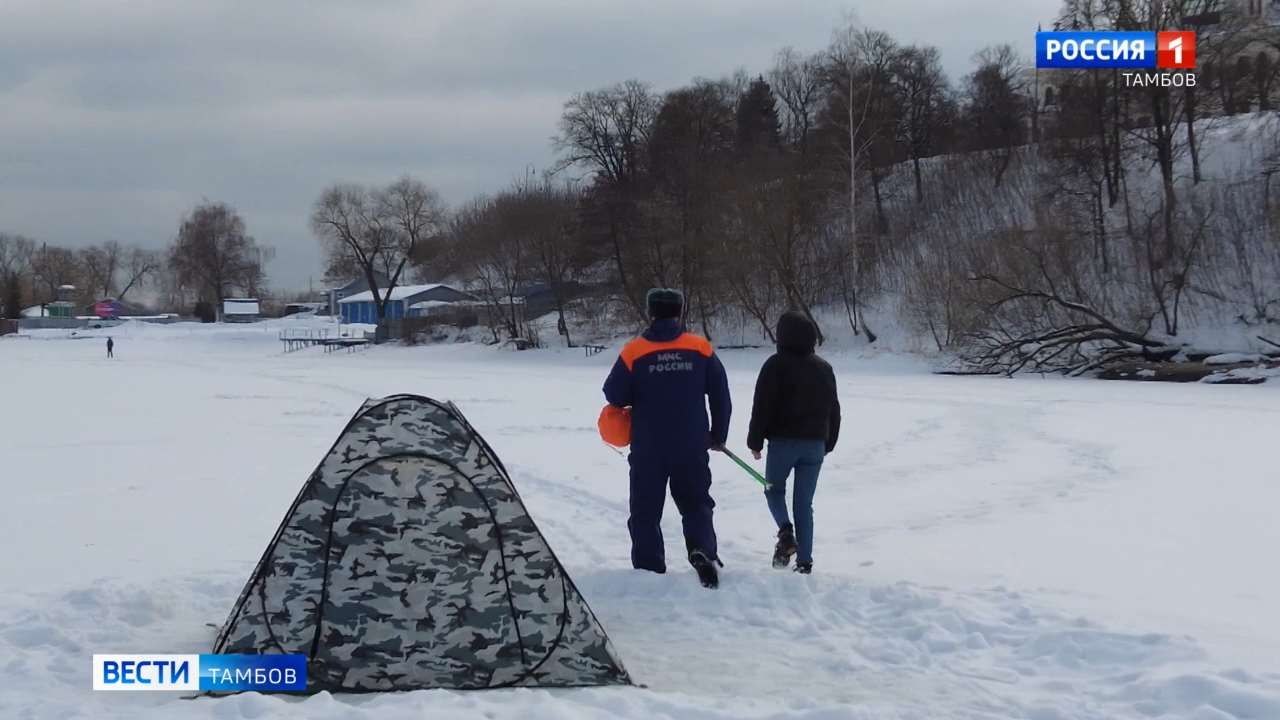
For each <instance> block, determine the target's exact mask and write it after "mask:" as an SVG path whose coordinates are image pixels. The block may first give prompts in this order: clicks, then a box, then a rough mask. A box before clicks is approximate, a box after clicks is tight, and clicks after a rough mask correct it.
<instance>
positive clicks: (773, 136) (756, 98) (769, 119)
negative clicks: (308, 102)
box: [737, 76, 782, 155]
mask: <svg viewBox="0 0 1280 720" xmlns="http://www.w3.org/2000/svg"><path fill="white" fill-rule="evenodd" d="M737 145H738V147H737V149H738V152H739V153H741V154H743V155H749V154H752V153H757V152H762V151H774V150H777V149H778V148H779V147H781V145H782V123H781V122H779V120H778V108H777V98H775V97H774V96H773V89H772V88H771V87H769V83H767V82H765V79H764V77H763V76H759V77H757V78H756V79H755V80H752V81H751V85H750V86H748V87H747V90H746V92H744V93H742V96H741V97H739V98H738V143H737Z"/></svg>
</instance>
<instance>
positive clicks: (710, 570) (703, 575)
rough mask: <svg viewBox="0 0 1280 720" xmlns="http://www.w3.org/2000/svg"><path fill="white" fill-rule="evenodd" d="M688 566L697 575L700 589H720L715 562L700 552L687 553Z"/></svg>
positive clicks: (718, 574)
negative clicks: (700, 585) (690, 566)
mask: <svg viewBox="0 0 1280 720" xmlns="http://www.w3.org/2000/svg"><path fill="white" fill-rule="evenodd" d="M689 564H690V565H692V566H693V569H694V571H696V572H697V573H698V582H700V583H702V587H704V588H708V589H711V590H714V589H716V588H718V587H720V573H719V572H717V571H716V561H714V560H712V559H711V558H709V557H707V554H706V553H704V552H702V551H701V550H694V551H693V552H691V553H689Z"/></svg>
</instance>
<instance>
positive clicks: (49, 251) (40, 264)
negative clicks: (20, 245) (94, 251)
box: [31, 244, 81, 303]
mask: <svg viewBox="0 0 1280 720" xmlns="http://www.w3.org/2000/svg"><path fill="white" fill-rule="evenodd" d="M31 275H32V282H33V284H34V285H35V286H36V287H38V288H39V289H40V290H42V291H43V292H41V293H40V297H38V298H37V300H39V301H41V302H46V303H47V302H51V301H53V299H54V298H55V297H57V294H58V288H59V287H61V286H63V285H78V284H79V283H80V282H81V272H80V263H79V262H78V261H77V260H76V254H75V253H74V252H72V251H71V250H68V249H66V248H62V247H57V246H54V245H48V244H41V245H40V248H39V249H38V250H35V251H34V252H33V253H32V256H31Z"/></svg>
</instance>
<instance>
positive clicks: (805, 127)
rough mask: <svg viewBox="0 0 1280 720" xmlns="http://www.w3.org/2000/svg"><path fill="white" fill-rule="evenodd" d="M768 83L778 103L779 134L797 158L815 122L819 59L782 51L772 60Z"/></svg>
mask: <svg viewBox="0 0 1280 720" xmlns="http://www.w3.org/2000/svg"><path fill="white" fill-rule="evenodd" d="M769 84H770V85H771V86H772V88H773V92H774V94H775V95H776V96H777V98H778V100H779V101H780V102H781V103H782V107H781V108H780V110H781V113H780V114H781V120H782V133H783V136H784V137H785V138H786V141H787V143H788V144H789V145H790V146H791V147H792V148H795V149H796V150H797V151H799V153H800V154H801V155H805V154H807V152H808V148H809V136H810V135H811V134H812V132H813V128H814V126H815V125H816V124H817V121H818V117H817V116H818V110H819V108H820V106H821V101H822V88H823V72H822V61H821V58H819V57H811V56H808V57H807V56H803V55H801V54H800V53H798V52H796V51H795V50H794V49H792V48H789V47H788V48H783V49H782V51H781V52H779V53H778V55H777V56H776V57H775V58H774V61H773V69H771V70H770V71H769Z"/></svg>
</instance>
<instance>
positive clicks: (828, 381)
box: [747, 311, 840, 575]
mask: <svg viewBox="0 0 1280 720" xmlns="http://www.w3.org/2000/svg"><path fill="white" fill-rule="evenodd" d="M777 337H778V351H777V352H776V353H774V354H773V355H772V356H771V357H770V358H769V359H768V360H766V361H765V363H764V366H763V367H761V368H760V376H759V377H758V378H757V379H756V392H755V399H754V401H753V403H752V406H751V427H750V429H749V431H748V433H747V447H748V448H750V449H751V454H752V456H753V457H755V459H757V460H759V459H760V451H761V450H763V449H764V441H765V440H768V441H769V457H768V459H767V460H766V461H765V471H764V475H765V479H766V480H768V482H769V489H768V490H766V491H765V493H764V496H765V499H766V500H767V501H768V502H769V512H770V513H772V514H773V519H774V521H775V522H776V523H777V524H778V543H777V545H776V546H775V547H774V551H773V566H774V567H775V568H785V567H787V566H788V565H790V564H791V558H792V556H793V555H798V556H797V557H796V567H795V571H796V572H798V573H802V574H805V575H807V574H809V573H811V572H813V495H814V492H815V491H816V490H817V488H818V472H819V471H820V470H822V461H823V459H824V458H825V457H826V455H827V453H829V452H831V451H832V449H834V448H835V446H836V439H837V438H838V437H839V435H840V398H839V396H838V394H837V391H836V375H835V371H833V370H832V369H831V365H829V364H828V363H827V361H826V360H823V359H822V358H820V357H818V356H817V355H815V354H814V346H815V345H816V344H817V342H818V329H817V328H816V327H815V326H814V324H813V322H812V321H811V320H809V318H808V317H806V316H805V315H804V314H803V313H799V312H795V311H791V312H787V313H784V314H783V315H782V317H781V318H780V319H779V320H778V334H777ZM792 470H794V471H795V486H794V488H793V494H792V501H791V509H792V512H794V513H795V525H794V526H793V525H792V524H791V519H790V518H789V517H788V516H787V476H788V475H790V474H791V471H792Z"/></svg>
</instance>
